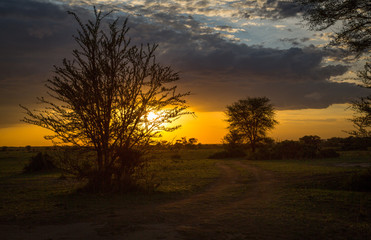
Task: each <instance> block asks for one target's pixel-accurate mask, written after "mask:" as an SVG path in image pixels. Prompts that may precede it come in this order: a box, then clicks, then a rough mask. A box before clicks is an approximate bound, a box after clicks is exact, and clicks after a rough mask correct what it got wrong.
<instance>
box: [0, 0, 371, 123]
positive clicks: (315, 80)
mask: <svg viewBox="0 0 371 240" xmlns="http://www.w3.org/2000/svg"><path fill="white" fill-rule="evenodd" d="M279 2H282V1H267V3H266V6H268V5H269V4H270V5H272V4H274V6H277V7H280V8H281V9H282V10H279V11H278V10H277V12H278V13H280V14H281V15H282V16H291V15H293V14H294V13H293V11H289V10H284V9H288V6H289V5H285V4H283V3H279ZM200 4H201V5H203V6H205V7H207V6H209V2H208V1H202V2H200ZM192 6H193V5H192ZM178 7H179V6H175V5H174V6H167V8H166V9H168V10H169V11H162V10H163V9H162V8H161V7H160V6H158V9H157V10H156V11H155V12H154V13H153V12H151V11H150V10H149V9H147V8H146V6H128V5H125V8H124V9H126V10H128V11H131V12H136V13H138V14H131V16H130V18H129V26H130V27H131V30H130V31H129V35H130V36H131V37H132V41H133V43H147V42H148V43H159V48H158V52H157V54H158V59H159V60H160V62H161V63H163V64H166V65H170V66H172V67H173V68H174V69H176V70H178V71H180V73H181V76H182V81H180V82H179V85H180V87H181V88H182V89H184V90H185V91H188V90H191V91H192V92H193V94H194V95H193V96H191V97H190V104H191V105H193V106H194V107H195V108H196V109H201V110H203V111H216V110H218V111H223V110H224V109H225V106H226V105H227V104H230V103H231V102H233V101H235V100H237V99H240V98H244V97H247V96H267V97H269V98H271V99H272V100H273V102H274V103H275V105H276V106H277V107H278V108H280V109H300V108H325V107H327V106H329V105H331V104H334V103H344V102H347V101H349V98H348V97H345V96H349V97H355V96H362V95H365V94H363V91H364V89H362V88H358V87H356V86H355V85H352V84H349V83H334V82H330V81H329V79H330V78H331V77H335V76H341V75H342V74H344V73H345V72H346V71H347V70H348V68H349V67H348V66H347V65H339V64H335V65H325V64H324V59H325V58H327V57H332V58H337V57H338V58H340V53H339V51H334V50H319V49H316V48H314V47H305V48H299V47H295V48H290V49H274V48H267V47H262V46H260V47H259V46H248V45H245V44H239V43H236V42H231V41H229V40H227V39H225V38H224V37H223V35H222V34H219V33H216V32H214V31H213V29H211V28H207V27H204V26H203V24H201V23H200V22H198V21H197V20H195V19H194V18H193V17H192V16H188V15H184V14H183V15H182V14H179V13H178V12H177V11H178V10H177V8H178ZM70 8H71V7H67V5H63V4H59V5H55V4H52V3H49V2H36V1H25V0H17V1H14V0H12V1H3V2H2V3H0V31H1V32H4V33H6V34H4V35H3V37H2V38H0V50H1V53H2V54H1V55H0V87H1V88H0V89H1V90H0V93H1V95H0V100H1V102H0V103H1V104H0V107H1V109H9V111H12V112H11V113H10V114H7V116H8V117H6V118H2V119H1V122H0V124H1V125H6V124H11V123H12V122H13V123H14V122H15V121H18V119H19V118H21V117H18V118H17V119H16V118H15V115H17V114H14V111H15V110H14V109H16V108H17V107H16V106H17V105H18V104H19V103H22V104H25V105H27V104H28V103H30V104H31V103H32V102H34V99H35V97H36V96H42V95H45V94H43V92H44V91H45V89H44V88H43V83H44V81H45V80H46V79H47V78H48V76H50V75H51V70H52V65H53V64H57V65H58V64H59V63H60V62H61V59H62V58H64V57H67V58H69V57H70V53H71V50H72V49H73V48H74V47H76V44H75V43H74V41H73V39H72V37H71V36H72V35H73V34H74V33H75V32H76V28H77V25H76V23H75V22H74V20H73V18H72V17H71V16H68V15H67V13H66V11H67V10H71V9H70ZM106 8H107V9H109V6H106ZM120 9H122V7H120ZM205 9H206V8H205ZM72 10H74V11H77V12H78V13H79V15H80V16H82V18H83V19H86V18H87V17H88V16H91V15H89V13H88V12H87V11H86V10H84V9H83V8H77V7H74V8H73V9H72ZM115 15H116V16H119V15H122V14H121V12H115ZM123 15H124V16H127V15H128V14H126V13H124V14H123ZM123 19H124V18H122V20H123ZM219 28H222V29H225V30H230V27H229V26H226V25H221V26H219ZM294 40H295V39H288V40H287V41H292V42H293V41H294ZM295 41H300V40H295ZM301 41H302V42H304V41H306V40H305V39H303V40H301ZM4 111H5V110H4ZM17 116H19V115H17Z"/></svg>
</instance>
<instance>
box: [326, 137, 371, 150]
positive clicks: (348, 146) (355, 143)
mask: <svg viewBox="0 0 371 240" xmlns="http://www.w3.org/2000/svg"><path fill="white" fill-rule="evenodd" d="M322 145H323V147H326V148H333V149H336V150H338V151H354V150H368V148H370V147H371V137H353V136H351V137H347V138H330V139H327V140H326V141H324V142H323V143H322Z"/></svg>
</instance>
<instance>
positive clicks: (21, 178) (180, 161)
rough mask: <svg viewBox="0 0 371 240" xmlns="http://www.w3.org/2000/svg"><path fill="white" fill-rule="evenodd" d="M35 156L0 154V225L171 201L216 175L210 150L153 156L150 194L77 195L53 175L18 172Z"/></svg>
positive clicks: (72, 183) (71, 184)
mask: <svg viewBox="0 0 371 240" xmlns="http://www.w3.org/2000/svg"><path fill="white" fill-rule="evenodd" d="M37 151H44V152H45V151H48V150H47V149H39V150H36V152H37ZM36 152H28V151H26V150H25V149H22V148H20V149H12V150H11V151H5V152H0V186H1V187H0V188H1V193H0V202H1V204H0V222H2V223H19V222H50V221H57V222H58V221H60V222H63V221H65V220H66V218H69V219H75V220H77V219H79V218H81V219H83V218H84V217H86V216H89V215H91V213H92V212H96V213H101V212H105V211H109V210H110V209H111V208H122V207H123V208H125V207H127V206H131V204H133V203H135V204H147V203H149V202H151V203H154V202H156V201H157V202H163V201H171V200H172V199H176V198H179V197H181V196H184V195H187V194H191V193H193V192H196V191H198V190H200V189H202V188H204V187H206V186H207V185H208V184H210V183H212V182H213V181H214V180H215V179H216V178H217V177H218V175H219V170H218V169H217V168H215V162H216V160H210V159H207V156H209V155H210V154H211V152H213V150H204V151H197V150H180V151H177V152H170V151H157V152H155V153H153V154H152V155H151V156H149V158H150V167H149V170H150V171H151V173H153V174H154V176H155V178H154V181H155V183H159V187H158V188H157V189H156V191H155V192H154V193H151V194H145V193H133V194H128V195H124V196H120V195H114V194H113V195H109V196H104V195H93V194H87V193H83V192H81V191H79V189H80V188H81V187H82V186H83V184H84V183H81V182H78V181H76V180H75V179H73V178H67V179H65V178H64V177H61V176H62V174H61V172H59V171H46V172H41V173H23V172H22V171H23V167H24V166H25V165H26V164H27V163H28V161H29V159H30V158H31V156H34V155H36ZM174 155H180V157H179V156H175V157H174Z"/></svg>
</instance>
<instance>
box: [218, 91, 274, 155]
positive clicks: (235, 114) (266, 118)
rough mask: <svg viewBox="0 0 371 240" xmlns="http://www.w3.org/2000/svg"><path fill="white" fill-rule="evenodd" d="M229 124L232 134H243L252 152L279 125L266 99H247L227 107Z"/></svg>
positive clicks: (271, 106) (243, 138)
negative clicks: (268, 132)
mask: <svg viewBox="0 0 371 240" xmlns="http://www.w3.org/2000/svg"><path fill="white" fill-rule="evenodd" d="M225 114H226V115H227V122H228V123H229V127H228V128H229V130H230V132H231V133H233V132H236V133H239V134H241V137H242V140H244V141H245V142H247V143H248V144H249V145H250V147H251V150H252V152H255V150H256V145H257V143H258V142H259V141H260V140H261V139H262V138H264V137H265V136H266V134H267V131H269V130H271V129H273V128H274V126H275V125H276V124H277V123H278V122H277V121H276V120H275V119H274V115H275V113H274V108H273V105H272V104H270V100H269V99H268V98H266V97H258V98H250V97H249V98H247V99H243V100H239V101H237V102H235V103H233V104H232V105H230V106H227V111H226V112H225Z"/></svg>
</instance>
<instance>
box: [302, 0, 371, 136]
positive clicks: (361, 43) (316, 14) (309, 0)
mask: <svg viewBox="0 0 371 240" xmlns="http://www.w3.org/2000/svg"><path fill="white" fill-rule="evenodd" d="M297 2H300V3H301V4H302V5H303V6H304V9H305V12H304V19H305V20H307V21H308V22H309V25H310V27H311V28H312V29H314V30H319V31H322V30H325V29H328V28H330V27H332V26H336V28H334V29H336V30H337V31H335V32H334V33H335V34H334V35H333V39H332V41H331V42H330V44H331V45H334V46H340V47H345V48H347V49H348V50H349V51H350V52H353V53H355V54H356V56H357V57H359V56H361V55H367V56H366V60H367V61H368V62H366V63H365V65H364V69H363V70H361V71H359V72H358V77H359V80H360V82H361V83H362V85H361V86H363V87H366V88H371V65H370V63H369V60H370V59H369V58H370V56H369V54H370V50H371V30H370V29H371V14H370V12H371V4H370V1H354V0H342V1H333V0H298V1H297ZM351 109H352V110H353V111H354V114H353V118H352V119H350V121H351V122H352V123H353V126H354V128H355V129H354V130H353V131H349V134H351V135H353V136H356V137H370V136H371V95H369V96H367V97H361V98H359V99H358V100H355V101H353V102H352V106H351Z"/></svg>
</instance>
